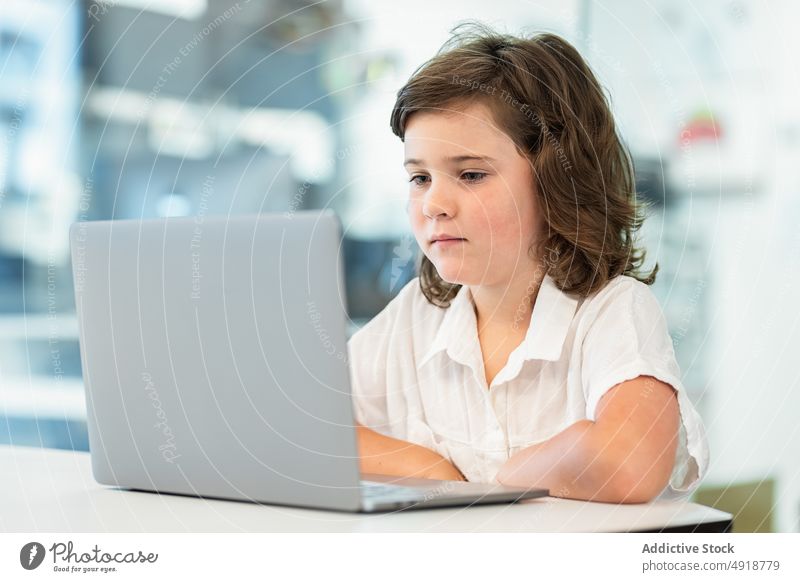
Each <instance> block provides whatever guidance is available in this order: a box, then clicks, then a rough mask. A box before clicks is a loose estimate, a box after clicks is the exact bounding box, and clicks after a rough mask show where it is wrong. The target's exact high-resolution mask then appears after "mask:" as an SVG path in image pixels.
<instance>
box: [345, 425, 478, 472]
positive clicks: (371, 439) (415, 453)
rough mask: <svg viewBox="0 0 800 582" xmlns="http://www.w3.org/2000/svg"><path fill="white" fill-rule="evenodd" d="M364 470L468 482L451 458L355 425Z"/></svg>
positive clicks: (362, 470)
mask: <svg viewBox="0 0 800 582" xmlns="http://www.w3.org/2000/svg"><path fill="white" fill-rule="evenodd" d="M356 431H357V433H358V448H359V455H360V460H361V472H362V473H379V474H382V475H395V476H399V477H421V478H424V479H443V480H449V481H466V479H465V478H464V476H463V475H462V474H461V472H460V471H459V470H458V469H456V467H455V466H453V464H452V463H450V461H448V460H447V459H445V458H444V457H442V456H441V455H440V454H439V453H436V452H434V451H432V450H430V449H427V448H425V447H423V446H420V445H416V444H414V443H410V442H407V441H404V440H400V439H395V438H392V437H389V436H386V435H383V434H381V433H379V432H376V431H374V430H372V429H369V428H367V427H365V426H362V425H360V424H357V425H356Z"/></svg>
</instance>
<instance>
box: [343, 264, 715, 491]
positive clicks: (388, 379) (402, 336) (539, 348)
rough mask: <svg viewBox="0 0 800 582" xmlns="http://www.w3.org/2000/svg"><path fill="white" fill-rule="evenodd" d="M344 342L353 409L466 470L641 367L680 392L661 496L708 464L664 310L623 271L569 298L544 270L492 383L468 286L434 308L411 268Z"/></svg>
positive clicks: (510, 449)
mask: <svg viewBox="0 0 800 582" xmlns="http://www.w3.org/2000/svg"><path fill="white" fill-rule="evenodd" d="M348 352H349V361H350V369H351V382H352V391H353V400H354V406H355V415H356V420H357V421H358V422H359V423H361V424H363V425H364V426H367V427H369V428H371V429H373V430H376V431H378V432H380V433H383V434H385V435H388V436H392V437H394V438H398V439H403V440H406V441H410V442H412V443H416V444H419V445H422V446H424V447H427V448H429V449H432V450H434V451H436V452H437V453H439V454H440V455H442V456H443V457H445V458H447V459H449V460H450V461H451V462H452V463H453V464H454V465H455V466H456V467H457V468H458V469H459V470H460V471H461V472H462V474H463V475H464V476H465V477H466V478H467V479H468V480H469V481H475V482H493V481H494V480H495V476H496V474H497V472H498V470H499V469H500V467H501V466H502V465H503V464H504V463H505V462H506V461H507V460H508V459H509V458H510V457H511V456H513V455H514V454H516V453H518V452H519V451H520V450H522V449H524V448H526V447H528V446H530V445H533V444H535V443H538V442H541V441H544V440H547V439H549V438H551V437H552V436H554V435H556V434H557V433H559V432H561V431H562V430H564V429H566V428H567V427H568V426H570V425H571V424H573V423H575V422H576V421H578V420H581V419H587V418H588V419H590V420H594V415H595V408H596V406H597V403H598V401H599V400H600V398H601V397H602V396H603V394H604V393H605V392H606V391H607V390H609V389H610V388H612V387H613V386H615V385H616V384H619V383H620V382H623V381H625V380H631V379H633V378H636V377H637V376H640V375H648V376H653V377H655V378H657V379H658V380H661V381H662V382H665V383H667V384H669V385H671V386H672V387H673V388H674V389H675V390H677V393H678V404H679V407H680V416H681V421H682V422H681V427H680V438H679V444H678V450H677V455H676V460H675V466H674V469H673V472H672V475H671V477H670V483H669V485H667V486H666V487H665V489H664V490H663V491H662V492H661V495H660V496H659V498H660V499H675V498H683V497H686V496H688V495H689V494H690V493H691V492H692V491H693V490H694V489H695V488H696V487H697V485H698V484H699V482H700V480H701V479H702V478H703V477H704V476H705V474H706V471H707V467H708V457H709V453H708V444H707V441H706V436H705V430H704V428H703V424H702V421H701V420H700V416H699V415H698V413H697V411H696V410H695V408H694V406H693V405H692V403H691V401H690V400H689V398H688V397H687V395H686V390H685V388H684V386H683V384H682V383H681V374H680V369H679V367H678V364H677V362H676V361H675V353H674V351H673V347H672V340H671V338H670V336H669V333H668V331H667V324H666V320H665V318H664V315H663V313H662V311H661V308H660V306H659V304H658V301H657V299H656V298H655V296H654V295H653V293H652V291H651V290H650V288H649V287H648V286H647V285H645V284H644V283H641V282H640V281H637V280H636V279H634V278H632V277H628V276H619V277H616V278H614V279H613V280H611V281H610V282H609V283H608V284H607V285H606V286H605V287H604V288H603V289H601V290H600V291H597V292H596V293H594V294H592V295H589V296H588V297H587V298H585V299H576V298H573V297H572V296H570V295H568V294H566V293H563V292H562V291H561V290H560V289H558V287H557V286H556V284H555V283H554V281H553V280H552V278H551V277H550V276H549V275H546V276H545V278H544V280H543V282H542V286H541V288H540V289H539V293H538V295H537V297H536V301H535V303H534V307H533V313H532V315H531V322H530V326H529V327H528V331H527V334H526V337H525V339H524V340H523V342H522V343H521V344H520V345H519V346H518V347H517V348H516V349H515V350H514V351H513V352H512V353H511V355H510V356H509V358H508V361H507V363H506V365H505V366H504V367H503V369H502V370H500V372H499V373H498V374H497V375H496V376H495V377H494V379H493V380H492V383H491V385H490V386H487V385H486V376H485V373H484V367H483V358H482V356H481V348H480V343H479V341H478V331H477V320H476V316H475V311H474V303H473V299H472V293H471V292H470V290H469V288H468V287H467V286H463V287H461V289H460V290H459V292H458V294H457V295H456V297H455V298H454V299H453V301H452V302H451V305H450V307H449V308H446V309H444V308H440V307H436V306H434V305H431V304H430V303H429V302H428V301H427V299H425V296H424V295H423V294H422V291H421V289H420V286H419V280H418V279H416V278H415V279H414V280H412V281H410V282H409V283H408V284H407V285H406V286H405V287H404V288H403V289H402V290H401V291H400V293H399V294H398V295H397V297H395V298H394V299H393V300H392V301H391V302H390V303H389V304H388V305H387V306H386V308H385V309H384V310H383V311H381V313H379V314H378V315H377V316H375V317H374V318H373V319H372V320H371V321H370V322H369V323H367V324H366V325H365V326H364V327H362V328H361V329H359V330H358V331H357V332H356V333H355V334H354V335H353V336H352V337H351V338H350V341H349V342H348Z"/></svg>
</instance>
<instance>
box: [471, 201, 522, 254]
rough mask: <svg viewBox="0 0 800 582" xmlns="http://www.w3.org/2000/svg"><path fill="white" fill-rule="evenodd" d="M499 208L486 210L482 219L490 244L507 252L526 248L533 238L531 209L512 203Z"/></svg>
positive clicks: (498, 206)
mask: <svg viewBox="0 0 800 582" xmlns="http://www.w3.org/2000/svg"><path fill="white" fill-rule="evenodd" d="M500 206H501V205H500V204H498V205H496V206H495V207H494V208H493V209H492V210H487V213H486V216H485V218H484V219H483V220H484V228H485V232H486V233H487V234H488V233H491V238H492V244H493V245H494V246H496V247H498V248H506V249H509V250H513V249H516V248H517V247H525V246H528V244H529V242H530V241H531V240H532V239H533V237H534V236H535V232H534V230H535V226H534V220H533V215H532V212H531V209H530V208H529V207H521V206H515V205H514V204H513V203H511V204H504V205H502V208H501V207H500Z"/></svg>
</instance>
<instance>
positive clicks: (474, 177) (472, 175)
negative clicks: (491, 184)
mask: <svg viewBox="0 0 800 582" xmlns="http://www.w3.org/2000/svg"><path fill="white" fill-rule="evenodd" d="M461 177H462V178H464V179H465V180H466V181H467V182H469V183H470V184H477V183H478V182H481V181H482V180H483V179H484V178H485V177H486V173H485V172H464V173H463V174H461Z"/></svg>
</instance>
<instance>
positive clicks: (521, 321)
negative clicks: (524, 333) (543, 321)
mask: <svg viewBox="0 0 800 582" xmlns="http://www.w3.org/2000/svg"><path fill="white" fill-rule="evenodd" d="M544 275H545V273H544V272H542V269H538V270H536V271H525V272H523V273H521V274H520V275H518V276H516V277H515V278H514V279H512V280H511V281H510V282H507V283H502V284H498V285H478V286H470V291H471V293H472V298H473V300H474V301H475V311H476V316H477V320H478V330H479V331H480V330H481V329H483V328H485V327H489V326H491V327H497V326H508V327H510V328H513V329H527V328H528V326H529V325H530V321H531V314H532V313H533V306H534V304H535V302H536V297H537V295H538V294H539V287H540V286H541V284H542V280H543V279H544Z"/></svg>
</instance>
